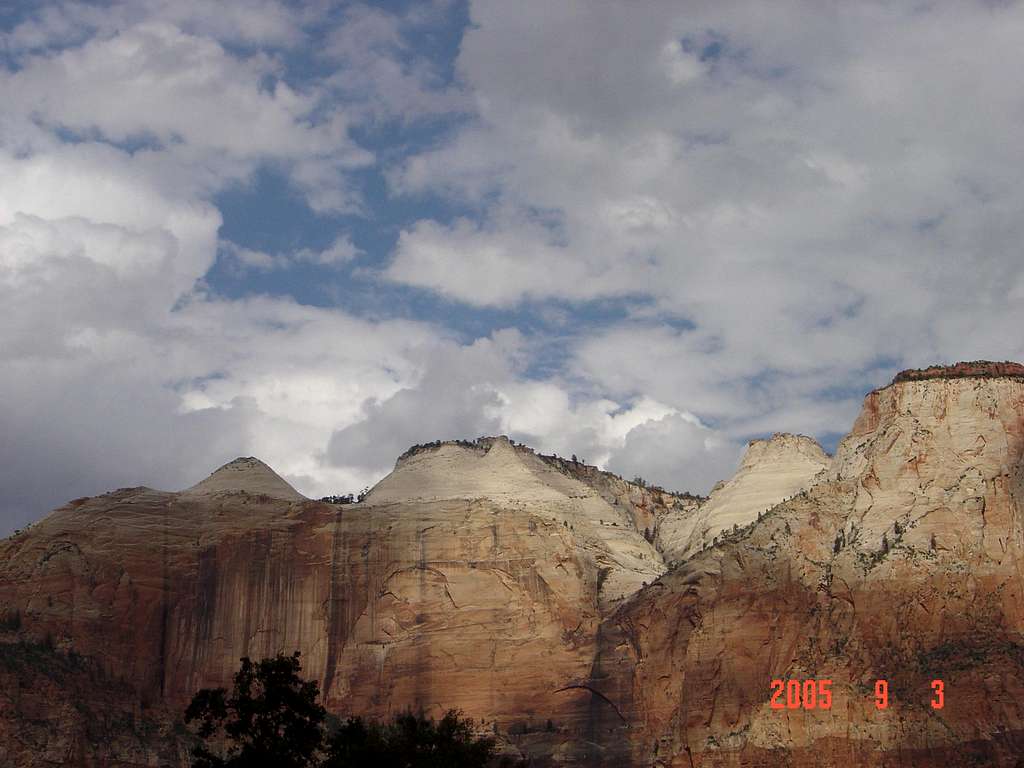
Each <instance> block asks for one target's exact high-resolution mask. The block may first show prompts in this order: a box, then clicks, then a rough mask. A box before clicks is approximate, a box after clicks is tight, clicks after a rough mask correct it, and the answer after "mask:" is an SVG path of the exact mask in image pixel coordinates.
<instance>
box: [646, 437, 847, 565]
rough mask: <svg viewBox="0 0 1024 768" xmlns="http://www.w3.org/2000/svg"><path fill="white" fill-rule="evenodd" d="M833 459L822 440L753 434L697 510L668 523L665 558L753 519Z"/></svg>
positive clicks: (806, 484)
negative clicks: (737, 461)
mask: <svg viewBox="0 0 1024 768" xmlns="http://www.w3.org/2000/svg"><path fill="white" fill-rule="evenodd" d="M828 464H829V457H828V455H827V454H826V453H825V452H824V451H823V450H822V449H821V446H820V445H818V443H817V442H816V441H815V440H814V439H812V438H810V437H806V436H804V435H791V434H788V433H777V434H775V435H772V436H771V438H769V439H767V440H752V441H751V442H750V444H749V445H748V446H747V450H746V453H745V454H744V455H743V460H742V461H741V462H740V467H739V470H738V471H737V472H736V474H735V475H734V476H733V477H732V478H731V479H730V480H728V481H726V482H723V483H719V484H718V485H717V486H716V487H715V489H714V490H713V491H712V492H711V496H710V498H709V499H708V500H707V502H706V503H705V504H702V505H701V506H700V508H699V510H695V513H694V514H691V515H678V516H676V517H675V518H674V519H673V520H672V521H671V522H670V523H669V524H668V525H666V526H664V528H663V531H662V537H663V544H662V546H663V552H664V555H665V558H666V560H668V561H669V562H678V561H682V560H683V559H685V558H687V557H690V556H691V555H693V554H694V553H696V552H699V551H701V550H702V549H704V548H706V547H708V546H710V545H711V543H712V541H713V540H714V539H715V538H716V537H718V536H720V535H721V534H722V533H726V532H730V531H732V530H733V528H734V527H735V528H743V527H744V526H746V525H748V524H750V523H752V522H754V521H755V520H757V519H758V516H759V515H761V514H762V513H764V512H767V511H768V510H769V509H771V508H772V507H774V506H775V505H776V504H778V503H779V502H780V501H782V500H783V499H786V498H789V497H790V496H793V495H794V494H796V493H798V492H799V491H802V490H804V489H805V488H807V487H809V486H810V485H811V484H813V483H814V482H815V481H816V479H817V478H818V477H819V475H821V473H823V471H824V470H825V468H826V467H827V466H828Z"/></svg>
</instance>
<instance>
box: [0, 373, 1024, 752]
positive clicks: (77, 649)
mask: <svg viewBox="0 0 1024 768" xmlns="http://www.w3.org/2000/svg"><path fill="white" fill-rule="evenodd" d="M1009 365H1010V364H1005V363H1000V364H988V363H971V364H962V365H960V366H956V367H951V368H949V369H943V368H940V367H936V368H931V369H925V370H927V371H928V373H927V375H925V374H922V373H920V372H912V373H904V374H900V375H899V376H897V377H896V380H895V381H894V382H893V383H892V384H890V385H889V386H887V387H883V388H881V389H879V390H875V391H873V392H871V393H870V394H869V395H868V396H867V397H866V399H865V401H864V406H863V409H862V412H861V414H860V416H859V417H858V418H857V420H856V422H855V424H854V425H853V428H852V430H851V432H850V434H849V435H847V436H846V437H845V438H844V439H843V440H842V441H841V443H840V445H839V447H838V450H837V452H836V455H835V456H834V457H829V456H827V455H826V454H825V453H824V452H823V451H822V450H821V448H820V446H818V445H817V444H816V443H815V442H814V441H813V440H811V439H810V438H807V437H803V436H797V435H790V434H785V433H780V434H776V435H774V436H772V437H770V438H768V439H765V440H756V441H754V442H752V443H751V444H750V446H749V447H748V449H747V452H746V455H745V456H744V458H743V460H742V463H741V465H740V468H739V470H738V471H737V473H736V475H735V476H734V477H733V478H731V479H728V480H725V481H724V482H722V483H720V484H719V485H718V486H717V487H716V488H715V490H714V491H713V492H712V493H711V495H710V498H702V497H698V496H692V495H689V494H685V493H675V492H670V491H666V490H663V489H660V488H653V487H649V486H647V485H646V484H636V483H631V482H627V481H625V480H623V479H622V478H619V477H617V476H615V475H612V474H609V473H607V472H602V471H600V470H599V469H597V468H595V467H592V466H588V465H586V464H583V463H580V462H577V461H569V460H566V459H562V458H559V457H555V456H544V455H541V454H538V453H536V452H534V451H533V450H531V449H529V448H527V447H525V446H522V445H517V444H515V443H513V442H512V441H510V440H508V439H507V438H504V437H488V438H480V439H478V440H475V441H454V442H440V443H433V444H428V445H422V446H416V447H414V448H412V449H410V450H409V451H407V452H406V453H405V454H403V456H402V457H400V458H399V460H398V461H397V463H396V466H395V469H394V471H393V472H392V473H391V474H390V475H388V476H387V477H386V478H384V479H383V480H382V481H381V482H380V483H379V484H378V485H377V486H376V487H375V488H373V489H372V490H371V492H370V493H369V494H368V495H367V496H366V497H365V498H364V499H363V500H362V501H361V502H359V503H352V504H327V503H322V502H317V501H313V500H310V499H306V498H304V497H302V496H301V494H299V493H298V492H296V491H295V490H294V489H293V488H291V486H290V485H288V483H287V482H286V481H285V480H284V479H282V478H281V477H280V476H278V475H277V474H276V473H274V472H273V470H271V469H270V468H269V467H267V466H266V465H265V464H263V463H262V462H260V461H259V460H257V459H254V458H243V459H237V460H235V461H233V462H230V463H229V464H227V465H225V466H224V467H222V468H220V469H219V470H217V471H216V472H214V473H213V474H212V475H211V476H210V477H209V478H207V479H206V480H203V481H202V482H200V483H198V484H197V485H195V486H193V487H192V488H189V489H187V490H185V491H181V492H165V491H156V490H153V489H149V488H126V489H120V490H117V491H114V492H111V493H108V494H106V495H103V496H99V497H94V498H86V499H77V500H75V501H72V502H70V503H68V504H67V505H65V506H63V507H61V508H60V509H57V510H55V511H54V512H52V513H50V515H48V516H47V517H46V518H44V519H43V520H41V521H40V522H39V523H37V524H36V525H34V526H32V527H31V528H30V529H29V530H27V531H23V532H20V533H18V534H16V535H14V536H12V537H11V538H9V539H6V540H4V541H2V542H0V764H2V765H15V766H49V765H58V764H70V765H81V766H93V765H96V766H99V765H103V766H144V765H145V766H175V767H177V766H184V765H187V764H188V748H189V746H190V744H191V742H190V737H189V735H188V732H187V730H186V729H185V728H184V727H183V726H182V723H181V715H182V711H183V709H184V707H185V705H186V704H187V702H188V700H189V699H190V697H191V695H192V693H194V692H195V690H197V689H198V688H200V687H210V686H219V685H225V684H227V683H229V681H230V678H231V675H232V673H233V671H234V669H235V668H236V667H237V662H238V658H239V657H240V656H243V655H249V656H252V657H260V656H266V655H272V654H273V653H275V652H277V651H285V652H290V651H292V650H296V649H297V650H300V651H301V652H302V654H303V655H302V659H303V667H304V672H305V674H307V675H308V676H309V677H311V678H313V679H316V680H317V682H318V683H319V685H320V688H321V691H322V692H323V699H324V702H325V704H326V706H327V707H328V709H329V710H330V711H332V712H335V713H338V714H363V715H368V716H386V715H387V714H389V713H392V712H395V711H399V710H403V709H405V708H408V707H413V708H422V709H423V710H424V711H426V712H428V713H432V714H439V713H440V712H442V711H444V710H446V709H448V708H451V707H454V708H458V709H461V710H462V711H463V712H464V713H465V714H466V715H467V716H469V717H472V718H473V719H474V720H475V721H477V722H479V724H480V728H481V730H482V731H487V732H489V733H492V734H497V735H498V738H499V739H500V741H501V745H502V749H503V751H504V753H505V754H506V755H509V756H520V757H528V758H530V759H532V760H533V765H580V766H626V767H627V768H628V767H630V766H635V767H637V768H639V767H640V766H663V767H667V766H687V767H689V766H775V765H790V766H797V767H802V766H847V765H857V766H922V767H923V766H934V765H950V766H961V765H962V766H967V765H994V766H1016V765H1019V764H1020V763H1019V762H1018V761H1019V759H1020V758H1019V757H1018V756H1019V755H1020V754H1022V753H1024V636H1022V630H1024V608H1022V606H1024V595H1022V590H1024V586H1022V584H1024V582H1022V566H1024V518H1022V512H1024V507H1022V503H1024V461H1022V459H1024V378H1022V377H1021V376H1019V375H1018V374H1017V373H1016V371H1017V369H1016V368H1013V367H1008V366H1009ZM944 373H945V374H948V375H944ZM791 681H797V687H798V688H799V692H798V693H797V695H796V697H794V696H793V691H794V690H796V689H794V688H793V687H792V686H791V685H790V682H791ZM807 681H814V682H813V683H812V684H811V686H810V688H808V687H807ZM819 681H830V682H828V683H827V684H826V685H825V686H824V687H822V686H821V685H820V682H819ZM879 681H884V683H885V686H884V693H885V696H884V699H885V706H884V707H882V706H880V703H881V700H882V696H881V692H880V691H881V689H880V688H879ZM936 681H940V682H941V688H942V691H943V695H944V698H943V701H942V706H941V708H936V707H935V706H934V702H935V696H936V687H935V685H934V684H935V682H936ZM779 684H781V690H782V694H784V695H781V697H780V694H779V690H780V689H779V688H778V687H777V686H778V685H779ZM812 689H813V690H814V691H818V690H820V691H822V693H821V694H820V696H819V695H818V694H816V693H815V694H814V696H819V698H817V699H816V703H815V706H813V707H812V706H809V704H810V703H811V694H809V691H811V690H812ZM826 690H827V691H828V696H829V698H830V701H829V706H828V707H825V706H824V698H825V694H824V691H826ZM787 697H788V698H787ZM801 697H802V698H801ZM780 704H781V706H780ZM794 704H795V706H794ZM818 704H821V706H818Z"/></svg>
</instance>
